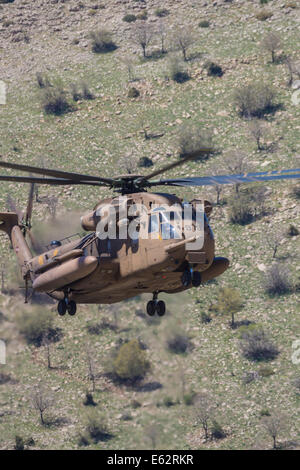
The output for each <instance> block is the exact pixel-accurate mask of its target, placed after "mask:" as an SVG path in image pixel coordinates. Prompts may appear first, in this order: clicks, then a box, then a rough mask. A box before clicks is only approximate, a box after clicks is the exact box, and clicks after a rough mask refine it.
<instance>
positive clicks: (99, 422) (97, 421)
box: [85, 412, 112, 444]
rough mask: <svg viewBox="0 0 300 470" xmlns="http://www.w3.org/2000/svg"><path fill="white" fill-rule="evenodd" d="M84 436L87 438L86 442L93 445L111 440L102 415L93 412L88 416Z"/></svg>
mask: <svg viewBox="0 0 300 470" xmlns="http://www.w3.org/2000/svg"><path fill="white" fill-rule="evenodd" d="M85 436H86V437H87V436H88V438H87V441H89V440H91V441H92V442H93V443H95V444H97V443H98V442H100V441H108V440H109V439H111V437H112V435H111V434H110V433H109V431H108V427H107V424H106V420H105V419H104V417H103V415H102V414H100V413H95V412H93V413H89V414H88V416H87V425H86V435H85Z"/></svg>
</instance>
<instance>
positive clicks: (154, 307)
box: [147, 292, 166, 317]
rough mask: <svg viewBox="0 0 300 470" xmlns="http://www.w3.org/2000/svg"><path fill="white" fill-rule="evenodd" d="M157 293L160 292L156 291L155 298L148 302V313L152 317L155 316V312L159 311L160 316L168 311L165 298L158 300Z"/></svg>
mask: <svg viewBox="0 0 300 470" xmlns="http://www.w3.org/2000/svg"><path fill="white" fill-rule="evenodd" d="M157 295H158V293H157V292H154V294H153V300H150V301H149V302H148V303H147V313H148V315H149V316H150V317H153V315H155V313H157V315H158V316H159V317H163V316H164V314H165V313H166V304H165V302H164V301H163V300H157Z"/></svg>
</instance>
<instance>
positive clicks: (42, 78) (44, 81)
mask: <svg viewBox="0 0 300 470" xmlns="http://www.w3.org/2000/svg"><path fill="white" fill-rule="evenodd" d="M36 81H37V83H38V86H39V87H40V88H46V87H48V86H51V84H50V81H49V79H48V77H47V75H45V74H43V73H41V72H37V73H36Z"/></svg>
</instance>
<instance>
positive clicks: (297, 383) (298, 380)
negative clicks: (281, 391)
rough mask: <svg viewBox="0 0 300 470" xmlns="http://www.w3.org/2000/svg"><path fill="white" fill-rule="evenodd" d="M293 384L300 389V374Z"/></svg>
mask: <svg viewBox="0 0 300 470" xmlns="http://www.w3.org/2000/svg"><path fill="white" fill-rule="evenodd" d="M292 384H293V386H294V387H295V388H296V389H297V390H299V391H300V376H299V377H296V378H295V379H294V380H293V382H292Z"/></svg>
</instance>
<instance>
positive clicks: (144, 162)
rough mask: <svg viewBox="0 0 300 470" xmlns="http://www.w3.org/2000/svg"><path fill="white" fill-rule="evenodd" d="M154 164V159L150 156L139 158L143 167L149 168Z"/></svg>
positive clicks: (140, 165)
mask: <svg viewBox="0 0 300 470" xmlns="http://www.w3.org/2000/svg"><path fill="white" fill-rule="evenodd" d="M150 166H153V161H152V160H151V158H149V157H141V158H140V160H139V167H141V168H149V167H150Z"/></svg>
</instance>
